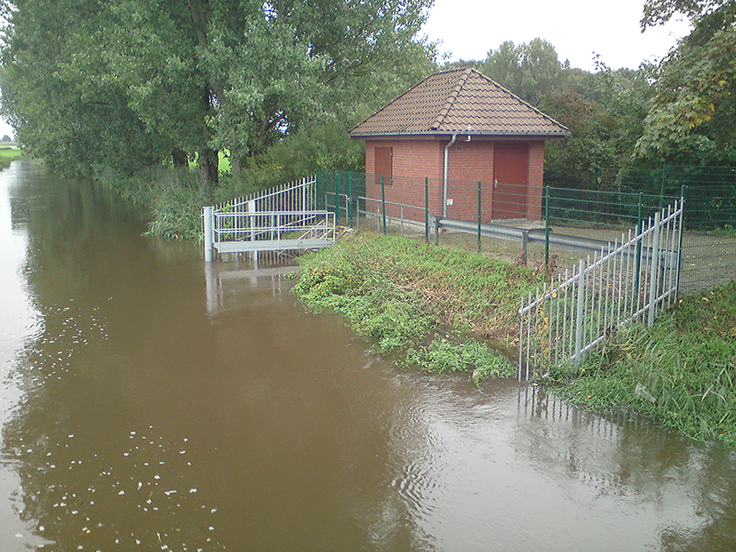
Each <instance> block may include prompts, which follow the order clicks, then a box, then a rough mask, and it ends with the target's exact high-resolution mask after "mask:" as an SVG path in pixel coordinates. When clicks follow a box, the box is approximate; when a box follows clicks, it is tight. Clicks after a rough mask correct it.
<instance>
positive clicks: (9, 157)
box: [0, 144, 23, 170]
mask: <svg viewBox="0 0 736 552" xmlns="http://www.w3.org/2000/svg"><path fill="white" fill-rule="evenodd" d="M21 157H23V152H22V151H21V150H19V149H18V148H17V147H15V146H10V145H7V144H5V145H0V170H3V169H7V168H8V167H9V166H10V163H12V162H13V161H14V160H15V159H19V158H21Z"/></svg>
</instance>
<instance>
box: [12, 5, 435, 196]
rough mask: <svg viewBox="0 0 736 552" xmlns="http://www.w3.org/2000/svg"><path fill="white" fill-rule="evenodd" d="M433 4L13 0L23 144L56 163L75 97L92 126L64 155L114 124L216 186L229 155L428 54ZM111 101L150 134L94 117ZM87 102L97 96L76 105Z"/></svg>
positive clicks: (258, 146) (261, 143)
mask: <svg viewBox="0 0 736 552" xmlns="http://www.w3.org/2000/svg"><path fill="white" fill-rule="evenodd" d="M430 4H431V0H273V1H267V2H261V1H255V0H119V1H116V2H110V1H105V0H57V1H52V0H2V5H3V7H4V8H5V9H6V13H7V17H8V21H9V25H8V27H6V29H5V33H4V46H3V50H2V55H3V73H2V86H3V110H4V112H5V113H6V114H7V115H8V116H10V118H11V121H12V122H13V124H14V125H15V126H16V129H17V131H18V136H19V138H20V139H21V141H22V143H24V144H25V145H27V146H28V147H31V148H35V149H36V150H37V151H42V152H43V153H44V154H45V155H44V156H45V157H46V156H54V151H53V147H52V144H53V143H54V142H55V141H56V138H55V135H57V134H65V133H67V134H68V132H67V131H66V130H65V129H66V128H67V127H68V126H69V118H68V115H67V114H66V113H59V112H58V109H57V106H60V105H65V104H66V103H70V104H72V105H74V106H75V108H78V109H80V114H81V116H83V117H85V118H86V119H89V126H88V127H83V128H81V129H79V132H78V133H77V135H74V136H73V135H69V137H68V140H67V143H68V145H67V147H69V148H74V147H81V144H82V143H84V142H85V141H94V140H96V139H97V135H98V133H99V131H101V130H102V129H106V132H108V133H109V134H110V136H111V137H114V138H116V139H117V141H118V144H119V145H118V149H119V150H124V149H126V147H127V146H132V145H133V143H140V144H142V145H145V148H144V149H146V150H147V151H149V152H150V153H149V157H151V158H152V159H156V160H158V159H162V158H163V157H164V156H166V157H168V158H169V159H172V160H173V162H174V163H179V164H181V163H183V162H184V160H185V159H186V158H187V157H194V156H196V157H197V158H198V162H199V167H200V171H201V173H200V174H201V181H202V184H203V185H204V184H206V183H208V182H212V181H215V180H216V178H217V151H218V150H222V149H228V150H229V151H230V152H231V154H232V155H233V158H234V159H235V160H236V161H240V160H243V159H245V158H247V157H249V156H253V155H255V154H258V153H260V152H262V151H264V150H265V149H266V148H267V147H268V146H269V145H270V144H272V143H274V142H276V141H278V140H280V139H281V138H282V137H283V136H284V135H286V134H288V133H290V132H293V131H295V130H297V129H298V128H299V127H300V126H301V125H303V124H304V123H306V122H309V121H312V120H315V119H319V118H321V117H324V116H325V115H329V114H330V113H334V112H335V111H338V110H341V109H342V110H344V109H345V105H346V103H347V102H349V101H350V100H352V99H354V98H355V97H357V95H358V93H359V91H360V90H361V89H366V88H367V89H369V90H370V89H371V88H372V84H373V83H374V82H376V80H379V81H380V80H386V76H387V75H388V74H391V73H392V72H393V73H394V74H397V73H401V69H398V70H397V68H399V67H401V62H402V61H403V59H404V56H405V55H406V52H414V53H415V54H416V55H419V56H420V57H421V56H425V57H427V55H428V52H429V49H428V48H427V45H425V44H422V43H419V42H416V41H415V40H414V36H415V35H416V33H417V31H418V30H419V28H420V26H421V24H422V23H423V21H424V19H425V17H426V8H427V7H428V6H429V5H430ZM49 7H51V8H52V9H49ZM77 18H78V19H77ZM39 23H43V25H40V24H39ZM45 25H49V26H50V27H52V28H53V30H49V32H48V33H47V34H48V37H47V38H48V39H43V38H42V37H41V33H40V31H39V28H44V26H45ZM60 69H62V70H60ZM29 75H30V77H29ZM48 84H53V85H55V86H53V87H51V86H48ZM103 95H107V96H110V97H114V98H115V102H111V103H113V104H114V105H116V106H119V108H120V109H121V110H123V111H124V112H125V116H126V117H125V120H126V121H130V124H131V125H134V126H136V128H137V130H138V133H139V134H141V135H142V136H143V137H145V138H146V140H142V141H140V142H138V134H136V135H135V136H133V138H134V140H133V141H131V140H130V138H131V136H125V135H115V134H114V131H115V130H116V129H115V125H114V122H113V121H111V120H110V119H108V118H105V117H104V116H100V114H99V113H97V112H95V111H94V110H90V109H88V108H89V105H94V102H96V101H97V98H98V97H102V96H103ZM80 98H81V99H83V98H87V99H88V101H87V102H86V103H85V102H82V103H81V104H80V105H76V104H75V102H76V103H79V101H80ZM71 109H72V108H71V107H70V110H71ZM95 125H97V128H95ZM34 126H35V127H36V130H35V131H33V128H34ZM23 128H25V129H26V130H22V129H23ZM42 146H43V147H42ZM100 147H101V145H100ZM121 153H123V152H122V151H121ZM74 155H75V156H77V155H79V152H76V151H75V152H74ZM90 156H91V157H92V159H97V158H99V157H100V152H97V151H95V152H90V153H89V154H88V156H87V157H90ZM57 157H58V160H59V164H63V162H64V156H63V155H57ZM85 162H89V160H88V159H86V158H85V159H80V163H79V164H84V163H85ZM74 168H75V169H76V167H74Z"/></svg>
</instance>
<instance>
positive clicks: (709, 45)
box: [637, 0, 736, 164]
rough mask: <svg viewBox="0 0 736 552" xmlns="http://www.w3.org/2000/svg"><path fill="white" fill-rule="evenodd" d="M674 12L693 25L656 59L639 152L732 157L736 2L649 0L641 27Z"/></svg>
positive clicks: (669, 157)
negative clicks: (653, 90) (653, 88)
mask: <svg viewBox="0 0 736 552" xmlns="http://www.w3.org/2000/svg"><path fill="white" fill-rule="evenodd" d="M678 13H679V14H683V15H685V16H686V17H688V18H689V19H690V22H691V23H692V25H693V30H692V32H691V33H690V35H688V36H687V37H685V38H683V39H682V40H681V41H680V43H679V45H678V46H677V48H676V49H675V50H673V51H672V52H671V53H670V54H669V55H668V56H667V57H666V58H665V59H664V60H663V61H662V63H661V65H660V68H659V75H658V78H657V82H656V94H655V96H654V99H653V103H652V108H651V110H650V111H649V114H648V115H647V118H646V124H645V132H644V135H643V136H642V138H641V139H640V140H639V142H638V144H637V151H638V154H639V155H640V156H642V157H648V158H652V159H659V160H662V161H667V162H679V163H703V164H720V163H728V164H732V163H736V127H735V126H734V125H733V121H734V119H735V118H736V2H734V0H706V1H701V2H698V1H696V0H648V1H647V3H646V4H645V8H644V16H643V18H642V22H641V24H642V29H646V28H647V27H651V26H654V25H659V24H662V23H664V22H666V21H668V20H669V19H670V18H672V17H673V16H674V15H675V14H678Z"/></svg>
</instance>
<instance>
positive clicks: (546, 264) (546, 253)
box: [544, 185, 549, 267]
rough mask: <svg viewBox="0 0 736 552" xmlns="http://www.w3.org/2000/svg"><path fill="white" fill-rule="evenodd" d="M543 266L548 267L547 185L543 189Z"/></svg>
mask: <svg viewBox="0 0 736 552" xmlns="http://www.w3.org/2000/svg"><path fill="white" fill-rule="evenodd" d="M544 266H546V267H549V185H547V186H545V187H544Z"/></svg>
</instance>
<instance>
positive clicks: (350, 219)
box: [348, 172, 353, 228]
mask: <svg viewBox="0 0 736 552" xmlns="http://www.w3.org/2000/svg"><path fill="white" fill-rule="evenodd" d="M348 226H350V228H352V227H353V173H351V172H349V173H348Z"/></svg>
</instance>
